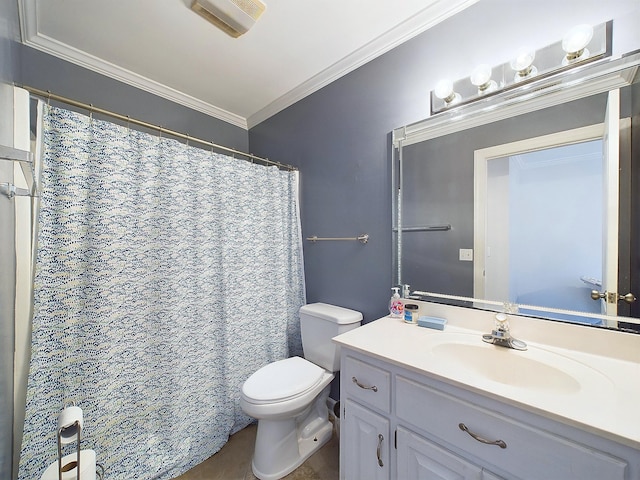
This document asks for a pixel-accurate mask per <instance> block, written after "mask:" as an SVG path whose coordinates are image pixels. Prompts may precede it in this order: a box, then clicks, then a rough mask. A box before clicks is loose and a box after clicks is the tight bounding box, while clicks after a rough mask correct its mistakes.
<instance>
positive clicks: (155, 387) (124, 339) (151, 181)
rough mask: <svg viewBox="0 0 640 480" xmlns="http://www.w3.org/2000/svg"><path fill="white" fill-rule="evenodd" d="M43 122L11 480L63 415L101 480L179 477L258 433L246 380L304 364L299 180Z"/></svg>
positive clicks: (40, 466) (35, 456) (69, 123)
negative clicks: (249, 432)
mask: <svg viewBox="0 0 640 480" xmlns="http://www.w3.org/2000/svg"><path fill="white" fill-rule="evenodd" d="M43 107H44V116H43V119H42V130H43V135H42V137H43V139H42V141H43V158H42V173H41V175H42V184H41V207H40V215H39V236H38V253H37V260H36V273H35V280H34V284H35V285H34V288H35V293H34V296H35V298H34V318H33V334H32V335H33V336H32V358H31V365H30V372H29V380H28V387H27V406H26V409H27V411H26V420H25V426H24V439H23V443H22V454H21V460H20V477H19V478H20V479H24V480H26V479H30V480H31V479H37V478H40V476H41V475H42V472H43V471H44V470H45V468H46V467H47V466H48V465H49V464H50V463H52V462H54V461H56V459H57V443H56V421H57V416H58V413H59V412H60V411H61V409H62V408H63V407H64V406H68V405H71V404H75V405H77V406H79V407H81V408H82V409H83V412H84V428H83V430H82V448H91V449H94V450H95V451H96V456H97V462H98V463H100V464H102V465H103V466H104V467H105V470H106V473H105V478H106V479H134V478H135V479H155V478H158V479H165V478H173V477H175V476H177V475H179V474H181V473H183V472H184V471H186V470H188V469H189V468H191V467H193V466H195V465H196V464H198V463H200V462H202V461H203V460H205V459H206V458H208V457H209V456H211V455H212V454H213V453H215V452H216V451H218V450H219V449H220V448H221V447H222V445H224V443H225V442H226V441H227V438H228V436H229V435H230V434H231V433H234V432H235V431H237V430H239V429H241V428H243V427H245V426H246V425H248V424H249V423H250V422H251V419H250V418H249V417H247V416H246V415H244V414H243V412H242V411H241V409H240V407H239V403H238V401H239V395H240V387H241V385H242V383H243V382H244V380H246V378H247V377H248V376H249V375H250V374H251V373H252V372H254V371H255V370H257V369H258V368H259V367H261V366H262V365H265V364H266V363H268V362H271V361H273V360H277V359H281V358H285V357H288V356H292V355H301V354H302V347H301V340H300V330H299V318H298V309H299V307H300V306H301V305H303V304H304V302H305V292H304V272H303V264H302V247H301V234H300V220H299V211H298V205H297V201H298V177H297V173H296V172H284V171H280V170H279V169H278V168H276V167H264V166H260V165H256V164H252V163H249V162H246V161H240V160H236V159H234V158H231V157H228V156H225V155H220V154H216V153H213V152H209V151H205V150H202V149H198V148H194V147H189V146H186V145H184V144H181V143H179V142H177V141H175V140H171V139H166V138H162V136H154V135H149V134H146V133H142V132H138V131H135V130H131V129H128V128H127V127H124V126H118V125H115V124H113V123H109V122H105V121H100V120H97V119H93V118H91V117H90V116H89V117H87V116H85V115H81V114H78V113H74V112H70V111H67V110H64V109H60V108H56V107H50V106H47V105H43ZM64 453H72V450H71V451H65V452H63V454H64Z"/></svg>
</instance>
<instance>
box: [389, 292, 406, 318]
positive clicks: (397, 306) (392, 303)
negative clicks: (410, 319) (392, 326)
mask: <svg viewBox="0 0 640 480" xmlns="http://www.w3.org/2000/svg"><path fill="white" fill-rule="evenodd" d="M391 290H392V291H393V295H391V300H389V315H390V316H391V317H393V318H404V305H403V303H402V301H401V300H400V293H399V292H398V291H399V290H400V289H399V288H398V287H393V288H392V289H391Z"/></svg>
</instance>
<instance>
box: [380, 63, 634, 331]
mask: <svg viewBox="0 0 640 480" xmlns="http://www.w3.org/2000/svg"><path fill="white" fill-rule="evenodd" d="M637 77H638V75H637V65H635V66H633V67H632V70H631V71H630V72H627V77H626V78H628V79H630V80H631V84H630V85H628V86H624V87H622V88H620V89H619V90H618V89H617V88H616V89H613V90H614V91H619V95H617V94H614V95H613V96H611V95H610V94H609V93H608V92H607V91H602V90H601V93H598V94H595V95H590V96H586V97H583V98H579V97H580V95H577V96H576V95H573V94H572V93H571V92H572V91H573V90H572V87H568V88H566V89H565V91H564V93H563V94H562V95H563V96H564V97H566V98H568V99H570V101H566V102H564V103H559V104H557V105H554V106H550V107H547V108H543V109H538V110H534V111H530V112H528V113H519V114H518V115H516V116H512V117H509V118H504V119H502V120H498V121H493V122H489V123H484V124H481V125H478V126H475V127H472V128H462V130H460V131H457V132H455V131H454V132H452V133H448V132H447V134H445V135H431V134H429V133H428V131H429V128H430V127H429V123H430V120H426V121H424V122H423V124H422V125H420V126H419V127H417V126H415V125H413V126H409V128H406V127H405V128H403V129H398V130H396V131H394V147H395V148H394V150H393V151H394V183H395V188H396V191H397V192H398V193H397V196H396V197H395V198H394V244H395V249H394V252H395V255H394V262H395V264H394V271H395V278H394V279H393V283H394V284H409V285H410V286H411V291H416V290H419V291H426V292H434V293H438V294H446V295H453V296H458V297H464V298H475V299H477V300H492V301H495V302H496V303H497V304H498V305H499V304H500V303H501V302H505V303H508V304H519V305H521V307H520V308H519V309H518V311H519V313H521V314H531V315H534V316H542V317H544V318H550V319H556V320H563V321H573V322H578V323H584V324H589V325H603V326H607V327H616V328H624V329H631V330H640V325H639V324H638V321H637V317H640V301H638V302H635V303H632V304H631V305H629V304H627V303H625V302H617V301H615V302H607V301H605V300H600V299H598V300H593V299H592V298H591V292H592V290H597V291H598V292H600V291H605V290H606V291H611V292H619V293H621V294H623V295H624V294H626V293H628V292H632V293H634V294H635V295H636V296H639V297H640V278H638V277H639V274H640V271H639V268H638V265H640V263H639V259H638V256H637V254H636V252H635V250H637V249H635V248H631V247H632V245H637V244H638V242H639V241H640V238H639V237H640V234H639V233H638V232H636V231H637V230H638V227H637V221H638V219H636V218H634V214H635V215H637V214H638V213H637V212H638V208H637V206H636V205H634V202H635V203H637V202H638V201H639V200H638V199H639V198H640V192H639V191H638V188H640V187H639V186H638V183H639V182H638V181H637V180H636V181H632V180H633V179H634V178H636V177H638V178H640V173H639V172H638V170H640V158H639V154H638V151H639V149H638V146H639V145H640V83H638V82H637V81H635V82H634V81H633V79H637ZM599 80H602V79H599ZM576 84H579V82H577V83H576ZM523 94H526V92H523ZM610 97H611V98H614V100H615V102H616V103H617V104H618V105H616V106H615V107H616V108H618V107H619V108H618V109H617V110H616V108H614V109H613V111H614V115H615V120H616V121H618V120H619V119H622V121H621V122H620V125H619V126H618V127H616V131H615V135H611V134H607V133H606V131H607V130H606V128H605V123H606V120H607V118H606V117H607V114H606V112H607V107H608V104H609V103H611V99H610ZM618 97H619V100H617V98H618ZM494 103H495V106H494V107H493V108H494V109H495V108H496V106H497V108H498V109H499V108H500V100H498V101H497V102H494ZM523 104H524V105H526V101H525V102H524V103H523ZM532 108H534V107H532ZM463 109H464V107H461V112H459V113H458V115H459V116H460V118H463V117H464V113H463ZM520 109H521V111H523V112H526V110H527V109H526V107H523V106H522V105H521V107H520ZM489 110H491V109H489ZM488 116H489V117H490V116H491V115H488ZM436 117H438V116H436ZM451 118H452V123H454V122H455V118H454V117H451ZM431 120H433V121H434V123H436V122H435V120H437V119H436V118H433V119H431ZM440 124H442V121H440ZM449 128H450V127H449ZM407 131H410V132H411V131H412V132H418V131H422V133H423V136H425V137H428V139H425V140H420V138H419V137H420V135H416V137H415V139H414V140H413V141H412V140H411V139H408V138H407V133H406V132H407ZM576 132H582V133H583V134H585V135H586V137H580V138H578V137H575V135H574V134H576ZM585 132H586V133H585ZM594 132H595V133H594ZM572 135H574V136H572ZM609 136H611V138H612V139H614V142H613V143H614V144H615V145H614V146H615V147H616V148H615V149H614V150H619V153H616V154H615V156H616V158H615V161H616V162H615V163H612V164H611V165H612V167H611V168H613V170H615V171H616V172H618V171H619V173H620V176H619V177H617V176H616V177H615V180H616V181H615V182H614V183H613V185H614V186H615V189H613V188H611V187H608V188H607V187H605V184H606V180H607V178H609V179H611V177H612V176H607V175H608V174H607V172H608V170H607V169H608V168H609V164H608V163H606V158H607V156H606V155H604V153H603V149H605V148H606V147H607V143H611V142H607V141H605V139H609ZM618 137H619V138H618ZM532 139H533V140H532ZM535 139H538V140H539V139H547V140H549V142H551V143H550V144H544V145H540V144H536V143H535ZM407 140H408V141H407ZM565 144H566V145H565ZM549 146H553V147H558V148H560V150H551V151H550V150H548V147H549ZM587 147H589V148H590V150H589V151H588V152H585V151H582V150H583V149H584V148H587ZM632 147H633V148H632ZM509 148H511V149H512V150H511V151H509ZM593 148H595V149H596V150H595V151H594V150H593ZM505 149H506V150H505ZM568 149H574V150H568ZM575 149H578V151H576V150H575ZM503 150H504V151H505V152H508V153H506V154H501V152H502V151H503ZM529 151H531V152H535V153H531V154H527V152H529ZM549 152H554V153H553V154H552V155H551V156H549V155H548V154H549ZM632 152H633V155H632ZM578 157H583V158H582V159H579V158H578ZM474 158H475V163H476V165H475V167H474ZM509 158H511V159H509ZM501 159H502V160H501ZM478 162H480V163H478ZM618 162H619V166H618V165H617V163H618ZM479 165H482V168H480V167H479ZM483 169H484V170H483ZM479 172H480V173H481V175H479ZM542 177H550V181H551V183H541V178H542ZM609 183H611V182H609ZM632 189H633V191H632ZM607 192H612V197H613V198H615V200H616V202H615V203H616V204H618V203H619V208H618V207H617V205H616V206H612V204H610V203H608V202H609V200H608V197H607ZM611 212H614V213H615V220H616V221H615V222H614V223H615V224H616V227H617V228H618V230H617V231H613V233H612V231H611V230H610V228H611V227H610V225H609V224H610V223H611V222H610V220H611V219H612V217H614V215H612V214H611ZM474 224H475V225H474ZM449 226H450V228H448V227H449ZM433 227H436V228H433ZM440 227H447V228H440ZM634 227H635V228H634ZM612 237H613V238H612ZM470 252H472V253H473V255H472V260H471V261H469V260H468V259H467V258H466V257H465V255H464V254H468V253H470ZM612 253H615V260H612V257H611V254H612ZM569 260H570V261H569ZM607 263H608V268H609V270H610V271H612V272H613V276H614V277H615V281H614V279H612V278H611V276H610V275H609V276H607V274H606V269H607ZM614 263H615V265H613V264H614ZM612 266H613V268H611V267H612ZM603 269H604V270H603ZM607 289H609V290H607ZM634 290H635V291H634ZM434 300H436V301H442V300H441V299H440V300H438V299H437V298H436V299H434ZM448 303H454V304H461V303H460V302H455V301H453V302H448ZM462 304H463V305H476V306H478V305H480V302H479V301H478V302H473V303H464V302H463V303H462ZM522 305H524V306H522ZM528 307H533V308H528ZM536 307H545V308H546V309H547V311H546V312H545V311H539V309H537V308H536ZM490 308H494V307H490ZM495 308H497V309H499V307H495ZM555 310H559V311H558V312H556V311H555ZM564 310H567V311H572V312H573V311H576V312H580V313H576V314H565V313H563V312H564ZM612 315H614V317H611V316H612ZM616 315H619V316H624V317H625V319H624V321H618V320H617V317H615V316H616Z"/></svg>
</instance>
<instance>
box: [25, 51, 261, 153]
mask: <svg viewBox="0 0 640 480" xmlns="http://www.w3.org/2000/svg"><path fill="white" fill-rule="evenodd" d="M20 53H21V56H22V68H21V71H20V75H19V78H16V79H15V81H16V82H17V83H19V84H22V85H26V86H29V87H34V88H38V89H40V90H44V91H50V92H52V93H54V94H57V95H62V96H63V97H68V98H71V99H73V100H77V101H79V102H83V103H86V104H92V105H95V106H96V107H99V108H103V109H106V110H110V111H113V112H116V113H120V114H122V115H128V116H130V117H131V118H135V119H138V120H143V121H145V122H148V123H151V124H153V125H159V126H162V127H163V128H167V129H170V130H175V131H177V132H180V133H185V134H188V135H191V136H193V137H196V138H201V139H203V140H207V141H212V142H214V143H217V144H219V145H223V146H225V147H230V148H235V149H237V150H240V151H243V152H246V151H248V143H249V136H248V133H247V131H246V130H244V129H242V128H240V127H236V126H235V125H231V124H229V123H227V122H224V121H222V120H218V119H217V118H213V117H210V116H208V115H205V114H204V113H200V112H197V111H195V110H192V109H190V108H187V107H184V106H182V105H178V104H176V103H174V102H171V101H169V100H165V99H164V98H161V97H158V96H156V95H153V94H151V93H147V92H145V91H143V90H140V89H139V88H136V87H132V86H130V85H127V84H125V83H122V82H120V81H117V80H114V79H112V78H109V77H105V76H104V75H101V74H98V73H95V72H92V71H90V70H88V69H86V68H83V67H80V66H78V65H75V64H73V63H70V62H67V61H64V60H61V59H59V58H57V57H54V56H52V55H49V54H47V53H44V52H41V51H39V50H36V49H33V48H30V47H27V46H24V45H21V52H20ZM63 106H64V105H63ZM64 107H65V108H70V107H68V106H64ZM84 113H87V114H88V112H84ZM154 133H155V132H154Z"/></svg>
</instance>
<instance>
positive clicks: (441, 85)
mask: <svg viewBox="0 0 640 480" xmlns="http://www.w3.org/2000/svg"><path fill="white" fill-rule="evenodd" d="M612 31H613V21H608V22H606V23H601V24H599V25H596V26H595V27H591V26H590V25H578V26H576V27H574V28H572V29H571V30H570V31H569V32H567V34H566V35H565V37H564V38H563V39H562V40H561V41H558V42H555V43H553V44H551V45H548V46H546V47H543V48H540V49H538V50H535V51H534V50H527V49H520V50H518V51H516V52H514V57H513V59H512V60H511V61H509V62H505V63H503V64H502V65H498V66H495V67H493V68H491V66H490V65H486V64H484V65H478V66H477V67H476V68H475V69H473V71H472V72H471V73H470V76H469V77H466V78H463V79H459V80H457V81H454V82H452V81H451V80H446V79H444V80H441V81H439V82H438V84H437V85H436V86H435V88H434V89H433V90H432V91H431V115H435V114H437V113H440V112H443V111H450V110H453V109H457V108H458V107H459V106H461V105H467V104H469V103H472V102H475V101H477V100H479V99H481V98H486V97H489V96H493V95H496V94H498V93H501V92H504V91H507V90H510V89H513V88H516V87H519V86H521V85H524V84H527V83H531V82H533V81H537V80H540V79H542V78H545V77H549V76H552V75H555V74H557V73H559V72H562V71H565V70H569V69H573V68H575V67H577V66H581V65H584V64H586V63H590V62H593V61H595V60H599V59H602V58H605V57H609V56H611V38H612ZM445 87H446V88H445Z"/></svg>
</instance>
